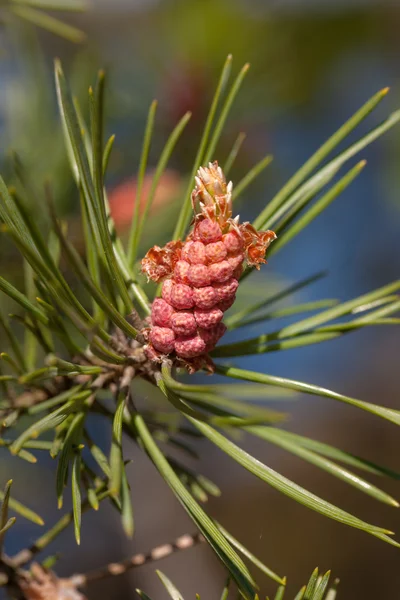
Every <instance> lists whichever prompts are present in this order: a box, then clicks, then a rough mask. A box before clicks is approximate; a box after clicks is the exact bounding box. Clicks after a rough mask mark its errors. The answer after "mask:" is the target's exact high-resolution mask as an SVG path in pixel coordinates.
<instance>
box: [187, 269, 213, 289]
mask: <svg viewBox="0 0 400 600" xmlns="http://www.w3.org/2000/svg"><path fill="white" fill-rule="evenodd" d="M187 278H188V281H189V283H190V284H191V285H193V287H197V288H199V287H205V286H206V285H210V283H211V278H210V273H209V271H208V267H206V265H191V267H190V268H189V270H188V273H187Z"/></svg>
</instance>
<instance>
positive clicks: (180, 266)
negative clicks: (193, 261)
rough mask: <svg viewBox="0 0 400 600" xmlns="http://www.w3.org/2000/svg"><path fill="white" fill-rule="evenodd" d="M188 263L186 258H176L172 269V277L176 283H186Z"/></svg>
mask: <svg viewBox="0 0 400 600" xmlns="http://www.w3.org/2000/svg"><path fill="white" fill-rule="evenodd" d="M189 269H190V264H189V263H188V262H186V260H178V262H177V263H176V265H175V269H174V279H175V281H176V282H177V283H188V279H187V274H188V271H189Z"/></svg>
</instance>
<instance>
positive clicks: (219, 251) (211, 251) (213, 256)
mask: <svg viewBox="0 0 400 600" xmlns="http://www.w3.org/2000/svg"><path fill="white" fill-rule="evenodd" d="M227 254H228V251H227V249H226V246H225V244H224V243H223V242H212V243H211V244H207V246H206V257H207V260H208V262H209V263H217V262H221V260H224V259H225V258H226V255H227Z"/></svg>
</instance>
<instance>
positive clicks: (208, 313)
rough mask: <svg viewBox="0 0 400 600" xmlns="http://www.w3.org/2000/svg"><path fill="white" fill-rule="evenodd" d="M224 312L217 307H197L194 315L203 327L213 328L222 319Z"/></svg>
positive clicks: (198, 323)
mask: <svg viewBox="0 0 400 600" xmlns="http://www.w3.org/2000/svg"><path fill="white" fill-rule="evenodd" d="M223 316H224V313H223V312H222V310H220V309H219V308H217V307H214V308H208V309H207V310H202V309H199V308H195V310H194V317H195V319H196V323H197V325H198V326H199V327H201V328H202V329H211V328H212V327H214V326H215V325H218V323H219V322H220V321H221V320H222V318H223Z"/></svg>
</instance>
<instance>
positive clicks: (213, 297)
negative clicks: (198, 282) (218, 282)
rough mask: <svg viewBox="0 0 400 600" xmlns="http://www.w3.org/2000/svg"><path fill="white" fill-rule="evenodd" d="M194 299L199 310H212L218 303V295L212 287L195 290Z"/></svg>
mask: <svg viewBox="0 0 400 600" xmlns="http://www.w3.org/2000/svg"><path fill="white" fill-rule="evenodd" d="M193 299H194V303H195V305H196V306H197V308H212V307H213V306H215V305H216V303H217V302H218V296H217V293H216V291H215V289H214V287H212V286H211V285H209V286H207V287H203V288H194V290H193Z"/></svg>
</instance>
